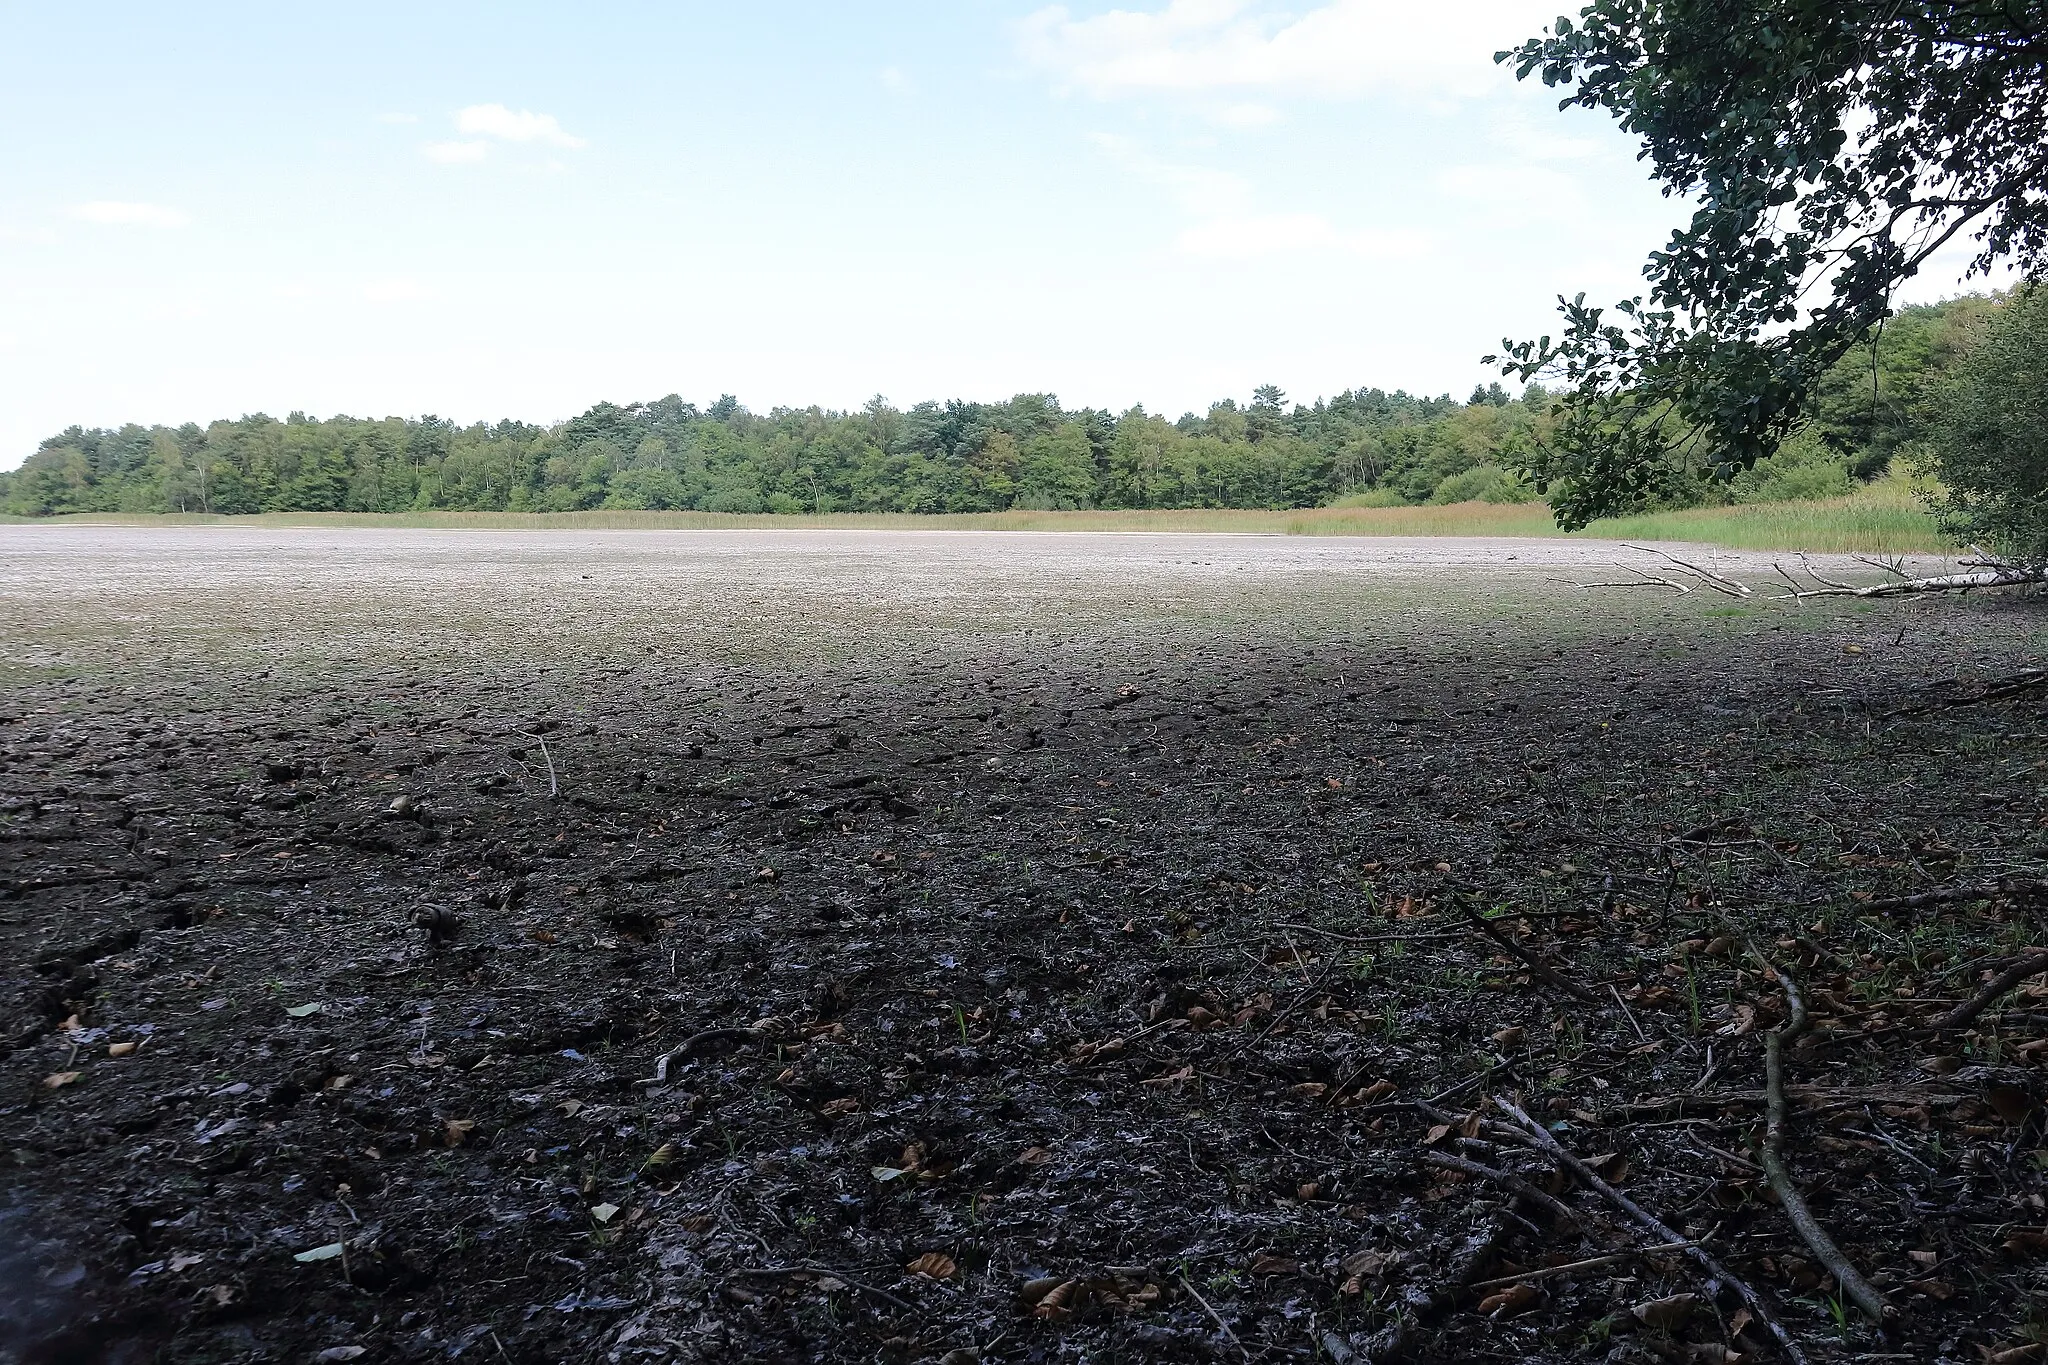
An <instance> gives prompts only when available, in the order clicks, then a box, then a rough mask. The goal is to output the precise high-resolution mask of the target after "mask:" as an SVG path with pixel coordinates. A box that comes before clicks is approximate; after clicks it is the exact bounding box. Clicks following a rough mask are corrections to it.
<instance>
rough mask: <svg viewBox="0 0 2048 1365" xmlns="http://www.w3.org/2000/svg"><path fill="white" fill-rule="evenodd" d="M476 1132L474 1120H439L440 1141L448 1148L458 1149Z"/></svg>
mask: <svg viewBox="0 0 2048 1365" xmlns="http://www.w3.org/2000/svg"><path fill="white" fill-rule="evenodd" d="M475 1131H476V1120H475V1119H443V1120H441V1140H442V1141H443V1142H445V1143H447V1144H448V1145H449V1146H450V1147H460V1146H461V1145H462V1144H463V1143H464V1142H465V1141H467V1140H468V1138H469V1135H470V1134H471V1133H473V1132H475Z"/></svg>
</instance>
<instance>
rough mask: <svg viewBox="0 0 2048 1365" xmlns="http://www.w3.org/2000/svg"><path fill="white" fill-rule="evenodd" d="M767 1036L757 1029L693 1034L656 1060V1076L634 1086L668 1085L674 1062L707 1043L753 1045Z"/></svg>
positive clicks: (637, 1082)
mask: <svg viewBox="0 0 2048 1365" xmlns="http://www.w3.org/2000/svg"><path fill="white" fill-rule="evenodd" d="M766 1036H767V1035H766V1034H764V1033H763V1032H762V1031H761V1030H760V1029H757V1028H708V1029H705V1030H704V1031H703V1032H702V1033H693V1034H691V1035H690V1036H689V1037H687V1038H685V1039H683V1041H682V1042H680V1043H677V1044H676V1045H675V1046H674V1047H672V1048H670V1049H669V1050H668V1051H666V1052H664V1053H662V1054H661V1055H660V1056H659V1057H657V1058H655V1059H654V1074H653V1075H652V1076H649V1077H647V1078H646V1079H645V1080H641V1081H636V1082H634V1084H636V1085H667V1084H668V1068H669V1064H670V1063H672V1062H676V1061H680V1060H681V1059H683V1058H684V1057H687V1056H689V1055H690V1054H691V1053H692V1052H695V1051H696V1050H697V1049H698V1048H700V1047H702V1046H703V1045H704V1044H706V1043H721V1042H727V1041H738V1042H747V1043H753V1042H759V1041H760V1040H761V1039H762V1038H764V1037H766Z"/></svg>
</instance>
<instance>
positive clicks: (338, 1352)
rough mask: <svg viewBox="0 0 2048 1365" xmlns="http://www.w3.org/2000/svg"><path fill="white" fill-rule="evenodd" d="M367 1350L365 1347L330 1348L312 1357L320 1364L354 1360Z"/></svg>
mask: <svg viewBox="0 0 2048 1365" xmlns="http://www.w3.org/2000/svg"><path fill="white" fill-rule="evenodd" d="M368 1349H369V1348H368V1347H366V1346H330V1347H328V1348H327V1349H326V1350H324V1351H322V1352H320V1353H319V1354H318V1355H316V1356H314V1357H313V1359H315V1360H317V1361H322V1362H326V1361H335V1360H354V1359H355V1358H356V1357H357V1356H359V1355H363V1354H364V1353H365V1352H367V1351H368Z"/></svg>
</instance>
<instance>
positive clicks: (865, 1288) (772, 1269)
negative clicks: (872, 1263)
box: [732, 1262, 917, 1313]
mask: <svg viewBox="0 0 2048 1365" xmlns="http://www.w3.org/2000/svg"><path fill="white" fill-rule="evenodd" d="M732 1273H733V1274H735V1275H749V1276H752V1275H759V1276H762V1277H763V1278H773V1277H780V1276H785V1275H829V1276H831V1277H832V1278H833V1279H835V1280H837V1281H839V1282H840V1283H841V1284H843V1285H845V1286H846V1287H847V1288H848V1289H858V1290H859V1291H860V1292H861V1293H863V1294H868V1295H872V1296H873V1297H875V1298H878V1299H880V1300H881V1301H882V1302H884V1303H887V1304H893V1305H894V1306H895V1307H897V1308H900V1309H902V1310H903V1311H904V1312H906V1313H915V1312H916V1311H917V1310H916V1309H915V1308H913V1307H911V1306H910V1305H909V1304H907V1303H905V1302H904V1301H903V1300H902V1299H899V1298H897V1297H896V1296H895V1295H894V1294H891V1293H890V1292H889V1291H888V1290H886V1289H877V1288H876V1287H875V1286H873V1285H871V1284H862V1283H861V1282H860V1281H859V1280H856V1279H854V1278H852V1277H851V1276H848V1275H845V1274H842V1273H841V1272H839V1271H837V1270H834V1269H832V1267H830V1266H823V1265H809V1264H806V1263H803V1262H798V1263H797V1264H795V1265H766V1266H755V1267H750V1268H745V1269H740V1270H735V1271H733V1272H732Z"/></svg>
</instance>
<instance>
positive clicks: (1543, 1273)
mask: <svg viewBox="0 0 2048 1365" xmlns="http://www.w3.org/2000/svg"><path fill="white" fill-rule="evenodd" d="M1693 1245H1694V1244H1693V1243H1691V1242H1670V1243H1667V1244H1666V1245H1664V1246H1659V1247H1638V1248H1636V1249H1635V1250H1633V1251H1617V1252H1615V1253H1614V1254H1613V1255H1611V1256H1595V1257H1593V1258H1592V1259H1591V1260H1585V1261H1572V1262H1569V1263H1567V1264H1565V1265H1552V1266H1545V1267H1544V1268H1543V1269H1541V1270H1532V1271H1529V1272H1528V1273H1527V1274H1524V1275H1503V1276H1501V1277H1500V1278H1499V1279H1497V1280H1480V1281H1478V1282H1477V1283H1476V1284H1469V1285H1467V1286H1465V1287H1466V1288H1467V1289H1499V1288H1501V1287H1502V1286H1504V1285H1510V1284H1531V1283H1533V1282H1535V1281H1537V1280H1549V1279H1555V1278H1556V1277H1557V1276H1559V1275H1570V1274H1572V1273H1573V1272H1575V1271H1580V1270H1598V1269H1599V1268H1600V1267H1601V1266H1603V1265H1613V1264H1614V1263H1615V1262H1616V1261H1626V1260H1627V1259H1629V1258H1630V1257H1631V1256H1651V1255H1655V1254H1656V1253H1657V1252H1660V1251H1686V1250H1689V1249H1691V1248H1692V1246H1693Z"/></svg>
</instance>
